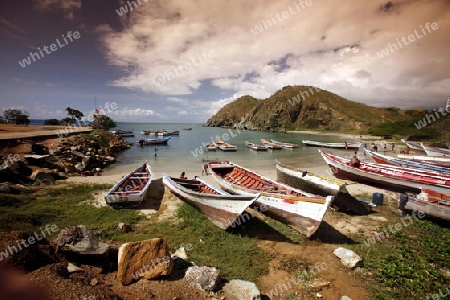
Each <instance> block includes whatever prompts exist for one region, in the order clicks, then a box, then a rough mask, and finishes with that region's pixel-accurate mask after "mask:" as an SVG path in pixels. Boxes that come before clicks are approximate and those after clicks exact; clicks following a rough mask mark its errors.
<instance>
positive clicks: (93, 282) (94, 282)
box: [90, 278, 98, 286]
mask: <svg viewBox="0 0 450 300" xmlns="http://www.w3.org/2000/svg"><path fill="white" fill-rule="evenodd" d="M97 284H98V279H97V278H92V280H91V282H90V285H92V286H96V285H97Z"/></svg>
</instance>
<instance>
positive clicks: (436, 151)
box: [420, 143, 450, 156]
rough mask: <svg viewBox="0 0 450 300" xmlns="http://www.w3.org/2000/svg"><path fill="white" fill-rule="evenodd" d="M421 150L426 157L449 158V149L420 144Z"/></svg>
mask: <svg viewBox="0 0 450 300" xmlns="http://www.w3.org/2000/svg"><path fill="white" fill-rule="evenodd" d="M420 145H421V146H422V148H423V150H425V153H426V154H427V155H428V156H450V149H445V148H439V147H429V146H425V145H424V144H422V143H420Z"/></svg>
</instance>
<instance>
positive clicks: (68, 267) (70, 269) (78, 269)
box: [67, 263, 84, 273]
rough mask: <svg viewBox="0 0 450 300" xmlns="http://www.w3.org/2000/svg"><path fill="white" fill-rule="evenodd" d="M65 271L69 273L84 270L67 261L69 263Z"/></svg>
mask: <svg viewBox="0 0 450 300" xmlns="http://www.w3.org/2000/svg"><path fill="white" fill-rule="evenodd" d="M67 271H68V272H69V273H74V272H84V270H83V269H82V268H79V267H77V266H75V265H74V264H73V263H69V265H68V266H67Z"/></svg>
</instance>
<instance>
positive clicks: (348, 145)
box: [302, 140, 362, 149]
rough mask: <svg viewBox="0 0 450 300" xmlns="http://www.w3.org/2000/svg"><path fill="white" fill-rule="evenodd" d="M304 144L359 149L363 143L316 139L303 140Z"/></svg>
mask: <svg viewBox="0 0 450 300" xmlns="http://www.w3.org/2000/svg"><path fill="white" fill-rule="evenodd" d="M302 143H303V144H305V145H306V146H309V147H325V148H338V149H359V147H361V144H362V143H357V142H355V143H348V142H343V143H323V142H316V141H308V140H303V141H302Z"/></svg>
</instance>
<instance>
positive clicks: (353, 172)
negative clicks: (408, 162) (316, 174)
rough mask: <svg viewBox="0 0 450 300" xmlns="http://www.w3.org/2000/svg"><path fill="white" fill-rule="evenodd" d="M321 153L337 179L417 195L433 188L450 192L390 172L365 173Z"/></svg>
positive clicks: (443, 182)
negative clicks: (397, 176) (422, 190)
mask: <svg viewBox="0 0 450 300" xmlns="http://www.w3.org/2000/svg"><path fill="white" fill-rule="evenodd" d="M319 151H320V150H319ZM320 153H321V155H322V157H323V159H324V160H325V162H326V163H327V165H328V166H329V167H330V169H331V171H332V172H333V174H334V176H336V177H337V178H341V179H349V180H352V181H356V182H364V183H369V184H372V185H376V186H382V187H385V186H388V187H391V188H394V189H396V190H401V191H404V190H407V191H411V192H415V193H418V192H420V190H421V188H431V189H433V190H436V191H438V192H441V193H448V191H449V188H447V187H445V186H443V185H437V184H436V185H435V184H427V183H424V182H417V181H413V180H412V179H410V180H406V179H400V178H395V177H391V176H388V175H389V174H388V172H385V173H384V174H383V175H382V174H380V173H369V172H365V171H363V170H362V168H361V167H359V168H356V167H352V166H350V165H347V164H344V163H340V162H339V161H336V160H334V159H332V158H331V157H332V156H331V155H329V154H327V153H324V152H322V151H320ZM366 164H370V163H366ZM370 166H371V167H373V168H377V167H378V166H383V165H377V164H372V165H370ZM391 168H392V169H393V170H395V169H394V168H397V170H400V169H403V170H404V171H405V172H411V173H413V172H418V171H415V170H409V169H404V168H400V167H394V166H392V167H391ZM423 174H425V173H423ZM443 178H444V179H445V177H443ZM442 184H448V181H445V180H442Z"/></svg>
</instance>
